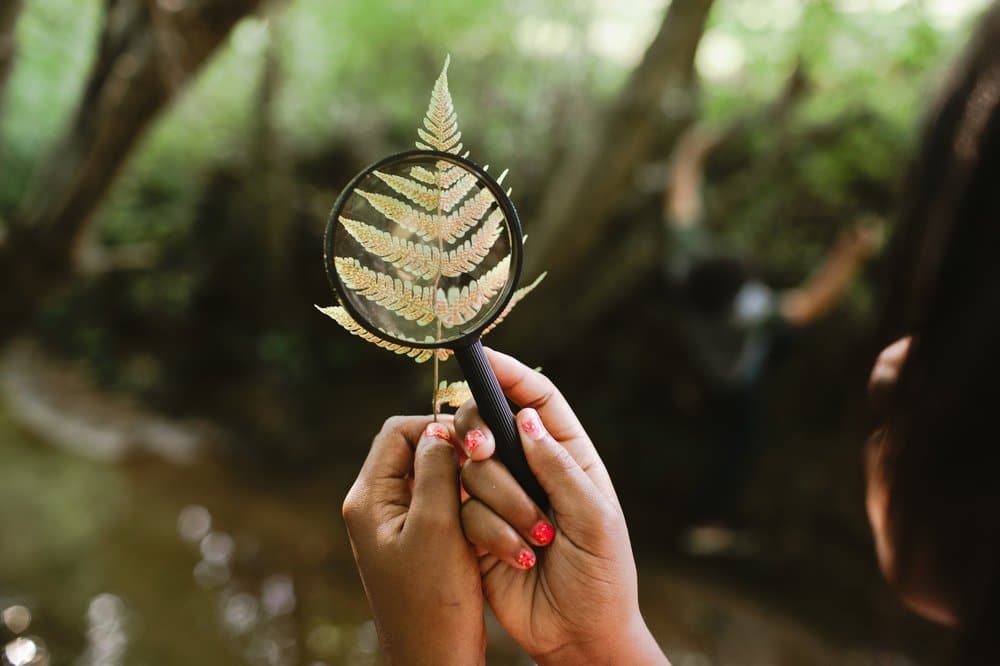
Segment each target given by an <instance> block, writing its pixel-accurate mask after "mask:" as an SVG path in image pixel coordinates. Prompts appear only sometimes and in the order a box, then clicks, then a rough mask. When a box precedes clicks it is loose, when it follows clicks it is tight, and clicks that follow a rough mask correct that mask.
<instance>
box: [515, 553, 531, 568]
mask: <svg viewBox="0 0 1000 666" xmlns="http://www.w3.org/2000/svg"><path fill="white" fill-rule="evenodd" d="M517 563H518V564H520V565H521V566H522V567H524V568H525V569H530V568H531V567H533V566H535V554H534V553H532V552H531V551H530V550H528V549H527V548H525V549H524V550H522V551H521V552H520V553H518V554H517Z"/></svg>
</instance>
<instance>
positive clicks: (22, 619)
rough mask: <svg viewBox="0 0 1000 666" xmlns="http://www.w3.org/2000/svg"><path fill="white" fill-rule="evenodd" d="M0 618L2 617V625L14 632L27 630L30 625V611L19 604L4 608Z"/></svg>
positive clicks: (18, 632)
mask: <svg viewBox="0 0 1000 666" xmlns="http://www.w3.org/2000/svg"><path fill="white" fill-rule="evenodd" d="M0 618H2V619H3V623H4V625H5V626H6V627H7V628H8V629H10V630H11V632H12V633H15V634H20V633H23V632H25V631H27V629H28V627H29V626H30V625H31V611H30V610H28V607H27V606H21V605H20V604H15V605H13V606H10V607H8V608H5V609H4V611H3V613H2V615H0Z"/></svg>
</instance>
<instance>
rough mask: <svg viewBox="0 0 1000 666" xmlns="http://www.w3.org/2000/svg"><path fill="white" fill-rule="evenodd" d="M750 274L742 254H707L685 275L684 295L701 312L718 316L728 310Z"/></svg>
mask: <svg viewBox="0 0 1000 666" xmlns="http://www.w3.org/2000/svg"><path fill="white" fill-rule="evenodd" d="M749 277H750V271H749V268H748V266H747V262H746V261H745V260H744V259H742V258H740V257H736V256H728V255H718V256H710V257H703V258H701V259H699V260H698V261H696V262H695V263H694V265H693V266H692V267H691V269H690V270H689V271H688V273H687V275H686V276H685V278H684V281H683V284H682V289H683V293H684V298H685V299H686V300H687V303H688V305H689V306H691V307H692V308H693V309H694V310H695V311H696V312H698V313H699V314H702V315H704V316H707V317H717V316H720V315H722V314H724V313H726V312H728V310H729V309H730V307H731V306H732V303H733V300H734V299H735V298H736V294H738V293H739V291H740V288H741V287H743V285H744V283H746V281H747V279H748V278H749Z"/></svg>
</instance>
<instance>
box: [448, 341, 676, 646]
mask: <svg viewBox="0 0 1000 666" xmlns="http://www.w3.org/2000/svg"><path fill="white" fill-rule="evenodd" d="M486 351H487V356H488V357H489V360H490V363H491V364H492V366H493V369H494V371H495V372H496V375H497V379H498V380H499V381H500V386H501V387H502V388H503V389H504V391H505V392H506V394H507V396H508V397H509V398H510V399H511V400H513V401H514V402H515V403H516V404H518V405H521V406H522V407H523V409H522V410H521V411H520V413H519V414H518V415H517V424H518V430H519V432H520V434H521V441H522V443H523V445H524V452H525V455H526V456H527V459H528V464H529V465H530V466H531V469H532V471H534V473H535V476H536V477H537V478H538V481H539V482H540V483H541V485H542V487H543V488H544V489H545V492H546V493H547V494H548V496H549V499H550V500H551V502H552V513H553V520H552V521H551V523H550V522H549V521H548V518H547V517H546V516H545V515H544V514H543V513H542V512H541V510H540V509H539V508H538V507H537V506H536V505H535V504H534V503H533V502H532V501H531V499H529V497H528V495H527V494H526V493H525V492H524V491H523V490H522V489H521V487H520V486H519V485H518V484H517V482H516V481H515V480H514V478H513V477H512V476H511V474H510V472H508V471H507V469H506V468H505V467H504V466H503V465H502V464H501V463H500V462H499V461H497V460H494V459H493V458H491V457H490V456H492V455H493V451H494V440H493V436H492V434H491V433H490V432H489V430H488V428H487V427H486V425H485V424H484V423H483V422H482V420H481V419H480V417H479V413H478V411H477V410H476V406H475V404H474V403H472V402H469V403H466V404H465V405H463V406H462V407H461V408H460V409H459V411H458V413H457V414H456V415H455V427H456V434H457V435H458V436H459V437H460V440H459V441H461V442H463V447H464V448H465V450H466V453H467V454H468V455H469V458H470V460H469V462H467V463H466V464H465V466H464V467H463V469H462V484H463V485H464V487H465V490H466V491H467V492H468V493H469V494H470V495H471V498H470V499H469V500H468V501H466V502H465V503H464V504H463V505H462V525H463V527H464V529H465V535H466V537H467V538H468V539H469V540H470V541H471V542H472V543H473V544H475V545H476V546H477V548H478V549H479V552H481V553H483V555H482V556H481V557H480V561H479V564H480V568H481V570H482V575H483V589H484V591H485V594H486V599H487V600H488V601H489V604H490V606H491V607H492V608H493V611H494V613H495V614H496V616H497V619H499V621H500V623H501V624H502V625H503V627H504V628H505V629H506V630H507V631H508V632H509V633H510V635H511V636H512V637H513V638H514V640H516V641H517V642H518V643H519V644H520V645H521V647H523V648H524V649H525V650H526V651H527V652H528V654H530V655H531V657H532V658H533V659H535V661H537V662H538V663H540V664H556V663H565V664H611V663H614V664H636V665H638V664H648V663H659V664H663V663H667V662H666V658H665V657H664V656H663V654H662V652H660V649H659V648H658V647H657V645H656V642H655V641H654V640H653V638H652V636H651V635H650V633H649V631H648V629H647V628H646V624H645V622H644V621H643V619H642V616H641V615H640V613H639V601H638V592H637V584H636V571H635V563H634V561H633V558H632V549H631V546H630V544H629V537H628V530H627V528H626V526H625V519H624V517H623V516H622V512H621V507H620V506H619V504H618V498H617V497H616V495H615V491H614V488H613V487H612V485H611V480H610V478H609V477H608V473H607V471H606V470H605V468H604V463H603V462H601V459H600V457H599V456H598V454H597V451H596V450H595V449H594V445H593V444H592V443H591V441H590V439H589V438H588V437H587V433H586V432H584V430H583V427H582V426H581V425H580V422H579V421H578V420H577V418H576V415H575V414H573V411H572V410H571V409H570V407H569V405H568V404H567V403H566V400H565V399H564V398H563V397H562V395H561V394H560V393H559V391H558V390H557V389H556V388H555V386H553V385H552V383H551V382H550V381H549V380H548V379H547V378H546V377H544V376H543V375H541V374H539V373H537V372H534V371H532V370H530V369H528V368H527V367H526V366H524V365H522V364H521V363H519V362H518V361H516V360H515V359H513V358H511V357H510V356H505V355H503V354H499V353H497V352H494V351H492V350H489V349H487V350H486Z"/></svg>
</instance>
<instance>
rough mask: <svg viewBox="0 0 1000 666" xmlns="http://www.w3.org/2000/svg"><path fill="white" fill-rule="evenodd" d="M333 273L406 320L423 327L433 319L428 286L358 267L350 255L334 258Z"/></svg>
mask: <svg viewBox="0 0 1000 666" xmlns="http://www.w3.org/2000/svg"><path fill="white" fill-rule="evenodd" d="M334 261H335V262H336V266H337V274H338V275H339V276H340V279H341V280H342V281H343V282H344V284H345V285H346V286H347V287H348V288H350V289H352V290H354V291H356V292H358V294H360V295H361V296H364V297H365V298H367V299H368V300H370V301H372V302H373V303H377V304H378V305H381V306H382V307H384V308H386V309H387V310H389V311H390V312H395V313H396V314H397V315H399V316H400V317H402V318H403V319H406V320H408V321H415V322H416V323H417V324H418V325H420V326H426V325H427V324H429V323H430V322H431V321H433V320H434V310H435V305H434V302H433V291H432V289H431V287H422V286H420V285H418V284H413V283H412V282H410V281H409V280H406V281H404V280H400V279H393V278H392V276H389V275H386V274H384V273H379V272H377V271H373V270H372V269H370V268H366V267H365V266H362V265H361V263H360V262H359V261H358V260H357V259H354V258H353V257H335V258H334Z"/></svg>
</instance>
